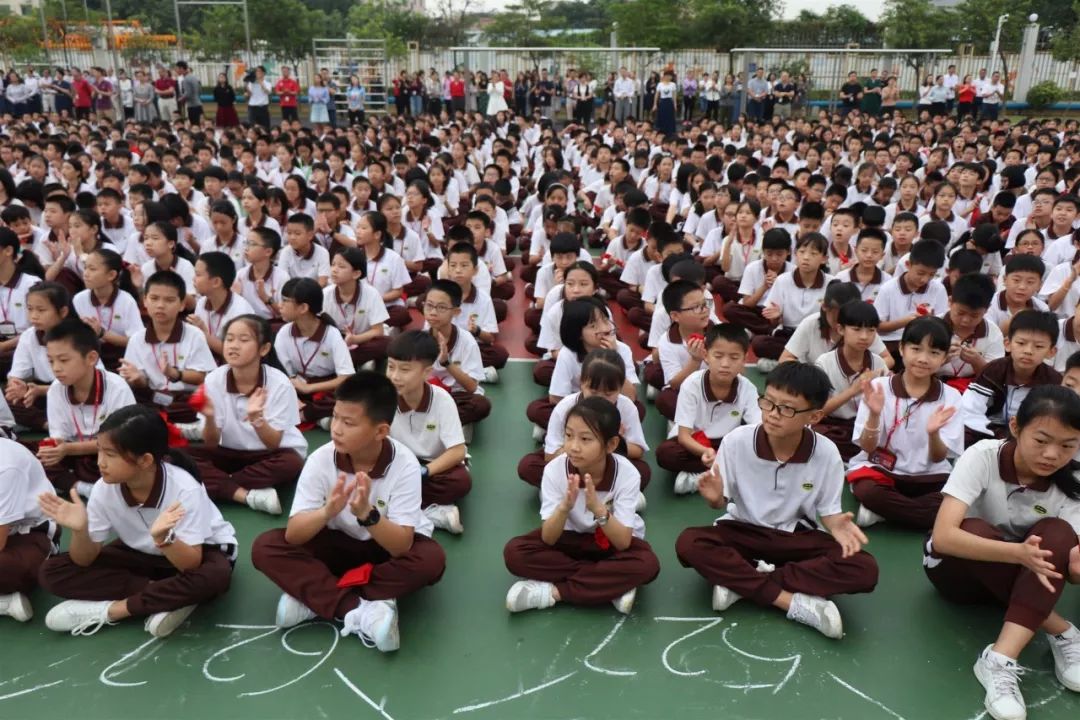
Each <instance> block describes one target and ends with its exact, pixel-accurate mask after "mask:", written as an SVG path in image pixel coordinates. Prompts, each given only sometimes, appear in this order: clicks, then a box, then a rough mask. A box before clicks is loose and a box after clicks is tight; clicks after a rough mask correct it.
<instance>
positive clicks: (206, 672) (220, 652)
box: [202, 625, 281, 683]
mask: <svg viewBox="0 0 1080 720" xmlns="http://www.w3.org/2000/svg"><path fill="white" fill-rule="evenodd" d="M218 627H219V628H226V629H229V630H255V629H263V628H264V627H265V626H262V625H259V626H252V625H241V626H235V625H218ZM270 627H271V629H270V630H267V631H266V632H264V633H261V634H259V635H255V636H253V637H250V638H247V639H246V640H241V641H240V642H236V643H233V644H232V645H228V646H226V647H224V648H222V649H221V650H218V651H217V652H216V653H214V654H213V655H211V656H210V657H208V658H206V662H204V663H203V666H202V672H203V677H205V678H206V679H207V680H209V681H211V682H221V683H225V682H236V681H237V680H239V679H241V678H243V677H245V676H246V675H247V673H240V674H239V675H236V676H234V677H218V676H216V675H214V674H212V673H211V672H210V663H212V662H214V660H216V659H218V658H219V657H221V656H222V655H225V654H226V653H228V652H229V651H230V650H235V649H236V648H238V647H241V646H243V645H247V644H248V643H252V642H255V641H256V640H261V639H262V638H264V637H267V636H268V635H273V634H274V633H276V632H278V630H280V629H281V628H279V627H278V626H276V625H271V626H270Z"/></svg>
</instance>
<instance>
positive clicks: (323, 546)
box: [251, 371, 446, 652]
mask: <svg viewBox="0 0 1080 720" xmlns="http://www.w3.org/2000/svg"><path fill="white" fill-rule="evenodd" d="M336 396H337V403H336V404H335V406H334V416H333V421H332V423H331V426H330V439H331V442H329V443H327V444H326V445H323V446H322V447H321V448H319V449H318V450H316V451H315V452H313V453H312V454H311V457H310V458H308V461H307V463H306V464H305V465H304V471H303V473H302V474H301V476H300V480H299V482H298V483H297V486H296V497H295V499H294V500H293V507H292V511H291V512H290V515H289V522H288V525H287V526H286V527H285V528H282V529H277V530H270V531H268V532H265V533H263V534H262V535H260V536H259V537H258V538H256V539H255V543H254V544H253V545H252V548H251V561H252V563H253V564H254V565H255V567H256V568H258V569H259V570H260V571H261V572H262V573H264V574H265V575H266V576H267V577H269V578H270V579H271V580H272V581H273V582H274V583H275V584H276V585H277V586H278V587H280V588H281V589H282V590H283V591H284V593H285V594H283V595H282V596H281V599H280V600H279V602H278V605H277V615H276V617H275V623H276V624H277V625H278V626H279V627H292V626H294V625H298V624H299V623H302V622H304V621H306V620H311V619H314V618H315V617H321V618H324V619H326V620H339V619H340V620H344V623H345V628H344V632H345V633H346V634H355V635H358V636H359V637H360V639H361V641H362V642H363V643H364V644H365V645H367V646H368V647H372V646H374V647H376V648H378V649H379V650H381V651H383V652H389V651H393V650H397V649H398V647H399V645H400V636H399V634H398V620H397V602H396V601H397V599H398V598H400V597H402V596H404V595H408V594H409V593H412V592H415V591H417V590H419V589H420V588H422V587H424V586H426V585H434V584H435V583H436V582H438V581H439V579H440V578H441V577H442V574H443V570H444V569H445V567H446V556H445V555H444V553H443V550H442V548H441V547H439V544H438V543H437V542H435V541H434V540H432V539H431V530H432V526H431V521H430V520H429V519H428V518H427V517H426V516H425V515H424V513H423V511H422V510H421V509H420V506H421V502H422V500H421V497H422V492H423V490H422V485H423V481H422V479H421V474H420V464H419V463H418V462H417V461H416V457H415V456H414V455H413V454H412V453H411V452H410V451H409V450H408V449H407V448H406V447H405V446H404V445H402V444H401V443H399V442H398V441H397V440H393V439H392V438H390V437H389V435H390V427H391V423H392V422H393V419H394V412H395V409H396V406H397V402H398V399H397V393H396V392H395V391H394V386H393V385H392V384H391V382H390V380H389V379H387V378H386V377H384V376H382V375H379V374H377V373H373V372H366V371H362V372H359V373H357V374H356V375H353V376H352V377H350V378H348V379H347V380H346V381H345V382H343V383H342V384H341V386H339V387H338V389H337V392H336Z"/></svg>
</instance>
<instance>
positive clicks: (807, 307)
mask: <svg viewBox="0 0 1080 720" xmlns="http://www.w3.org/2000/svg"><path fill="white" fill-rule="evenodd" d="M832 280H833V278H832V275H828V274H827V273H825V272H824V271H822V270H818V272H817V276H816V277H815V278H814V282H813V283H812V284H810V285H809V286H806V285H804V284H803V281H802V276H801V275H799V271H798V270H792V271H790V272H785V273H784V274H783V275H781V276H780V277H778V278H776V282H774V283H773V286H772V287H771V288H769V292H768V293H766V294H765V300H764V303H763V304H764V305H766V306H768V305H769V304H776V305H777V306H778V307H779V308H780V309H781V311H782V312H783V317H782V318H781V320H780V324H781V325H782V326H783V327H786V328H793V327H796V326H797V325H798V324H799V322H800V321H801V320H802V319H803V318H804V317H806V316H807V315H809V314H810V313H815V312H820V311H821V301H822V300H824V299H825V288H826V287H827V286H828V284H829V283H830V282H832Z"/></svg>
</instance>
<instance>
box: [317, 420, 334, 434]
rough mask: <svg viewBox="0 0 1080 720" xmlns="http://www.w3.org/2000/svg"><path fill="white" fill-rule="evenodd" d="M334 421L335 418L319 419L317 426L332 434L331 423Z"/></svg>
mask: <svg viewBox="0 0 1080 720" xmlns="http://www.w3.org/2000/svg"><path fill="white" fill-rule="evenodd" d="M332 419H333V418H328V417H324V418H319V421H318V422H317V423H315V424H316V425H318V426H319V429H320V430H325V431H326V432H330V421H331V420H332Z"/></svg>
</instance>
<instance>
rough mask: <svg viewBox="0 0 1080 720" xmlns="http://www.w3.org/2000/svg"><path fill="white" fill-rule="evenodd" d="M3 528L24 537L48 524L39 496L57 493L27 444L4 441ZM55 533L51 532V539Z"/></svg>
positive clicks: (0, 446) (0, 470) (0, 476)
mask: <svg viewBox="0 0 1080 720" xmlns="http://www.w3.org/2000/svg"><path fill="white" fill-rule="evenodd" d="M0 456H3V458H4V463H3V465H0V527H3V526H4V525H7V526H8V532H9V533H11V534H12V535H23V534H25V533H28V532H30V530H31V528H35V527H37V526H38V525H41V524H42V523H44V522H47V521H48V518H46V517H45V513H44V512H42V510H41V506H40V505H38V495H41V494H43V493H45V494H49V495H52V494H55V492H56V491H55V490H54V489H53V486H52V483H50V482H49V478H48V477H47V476H46V475H45V468H43V467H42V466H41V462H40V461H39V460H38V459H37V458H36V457H34V454H33V453H32V452H30V451H29V450H27V449H26V448H25V447H24V446H23V445H20V444H19V443H17V442H15V441H14V440H8V439H7V438H0ZM51 535H52V533H50V536H51Z"/></svg>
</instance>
